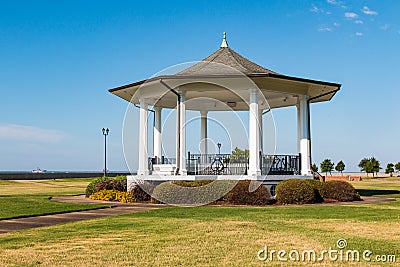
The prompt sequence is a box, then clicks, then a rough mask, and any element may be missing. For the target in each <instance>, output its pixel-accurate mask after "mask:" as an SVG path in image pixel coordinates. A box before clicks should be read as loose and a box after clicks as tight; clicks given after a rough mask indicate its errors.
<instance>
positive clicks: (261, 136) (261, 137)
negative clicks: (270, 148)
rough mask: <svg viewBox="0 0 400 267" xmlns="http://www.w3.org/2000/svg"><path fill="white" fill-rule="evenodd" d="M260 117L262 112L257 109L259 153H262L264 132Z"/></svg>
mask: <svg viewBox="0 0 400 267" xmlns="http://www.w3.org/2000/svg"><path fill="white" fill-rule="evenodd" d="M262 116H263V110H262V109H259V110H258V124H259V127H260V151H261V153H263V151H264V140H263V137H264V132H263V122H262ZM260 167H261V166H260Z"/></svg>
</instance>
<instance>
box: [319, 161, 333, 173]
mask: <svg viewBox="0 0 400 267" xmlns="http://www.w3.org/2000/svg"><path fill="white" fill-rule="evenodd" d="M334 166H335V164H334V163H332V161H331V160H330V159H325V160H324V161H323V162H322V163H321V172H324V173H325V175H328V172H329V173H330V175H332V170H333V167H334Z"/></svg>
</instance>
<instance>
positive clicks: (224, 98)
mask: <svg viewBox="0 0 400 267" xmlns="http://www.w3.org/2000/svg"><path fill="white" fill-rule="evenodd" d="M253 87H254V88H258V89H260V91H259V92H260V94H262V95H263V96H264V97H265V98H260V103H259V104H260V106H261V107H262V108H265V109H268V108H279V107H286V106H294V105H296V104H297V102H298V97H299V96H300V95H307V96H309V99H310V103H316V102H323V101H329V100H331V99H332V97H333V96H334V95H335V93H336V92H337V91H338V90H339V89H340V87H341V85H340V84H337V83H331V82H324V81H317V80H311V79H305V78H298V77H293V76H286V75H282V74H279V73H277V72H274V71H272V70H270V69H267V68H264V67H262V66H260V65H258V64H256V63H254V62H252V61H250V60H248V59H247V58H245V57H243V56H241V55H240V54H238V53H237V52H236V51H234V50H233V49H231V48H230V47H229V46H228V43H227V41H226V35H225V34H224V39H223V41H222V44H221V47H220V48H219V49H218V50H216V51H215V52H214V53H212V54H211V55H209V56H208V57H206V58H205V59H203V60H202V61H200V62H198V63H196V64H194V65H192V66H190V67H188V68H186V69H184V70H182V71H180V72H178V73H176V74H173V75H161V76H156V77H152V78H150V79H147V80H142V81H138V82H135V83H131V84H127V85H123V86H120V87H117V88H113V89H110V90H109V91H110V92H111V93H113V94H115V95H117V96H119V97H121V98H123V99H125V100H127V101H130V102H132V103H134V104H138V103H139V98H144V99H146V102H147V103H148V104H149V105H154V106H160V107H164V108H175V106H176V95H175V93H174V92H173V91H172V90H174V91H175V90H176V91H177V90H183V91H185V99H186V101H187V104H186V108H187V109H189V110H209V111H211V110H227V106H229V109H233V110H248V105H247V103H246V101H248V95H249V93H248V91H249V90H250V89H251V88H253ZM227 88H229V89H227ZM210 99H212V100H213V101H210ZM263 99H264V100H263ZM191 100H193V101H191ZM205 100H206V101H205ZM265 100H267V101H265Z"/></svg>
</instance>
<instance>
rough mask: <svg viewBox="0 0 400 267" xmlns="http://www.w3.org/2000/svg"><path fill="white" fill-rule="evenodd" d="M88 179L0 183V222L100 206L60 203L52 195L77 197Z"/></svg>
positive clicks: (82, 191) (81, 192)
mask: <svg viewBox="0 0 400 267" xmlns="http://www.w3.org/2000/svg"><path fill="white" fill-rule="evenodd" d="M90 181H91V179H59V180H55V181H54V180H38V181H4V180H0V206H1V209H0V219H7V218H18V217H26V216H33V215H44V214H52V213H61V212H69V211H77V210H87V209H93V208H99V207H103V206H104V205H93V204H75V203H60V202H56V201H53V200H50V197H51V196H55V195H77V194H83V193H84V192H85V188H86V185H87V184H88V183H89V182H90Z"/></svg>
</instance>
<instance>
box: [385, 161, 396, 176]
mask: <svg viewBox="0 0 400 267" xmlns="http://www.w3.org/2000/svg"><path fill="white" fill-rule="evenodd" d="M393 167H394V164H393V163H388V164H387V165H386V170H385V173H386V174H389V173H390V177H392V176H393V172H394V168H393Z"/></svg>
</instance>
